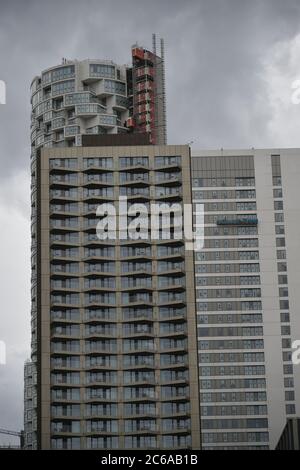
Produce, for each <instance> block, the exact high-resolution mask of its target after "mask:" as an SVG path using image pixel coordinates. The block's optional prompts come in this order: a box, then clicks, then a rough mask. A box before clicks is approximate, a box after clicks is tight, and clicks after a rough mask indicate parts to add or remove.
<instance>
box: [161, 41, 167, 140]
mask: <svg viewBox="0 0 300 470" xmlns="http://www.w3.org/2000/svg"><path fill="white" fill-rule="evenodd" d="M160 57H161V72H162V106H163V142H164V144H166V143H167V120H166V74H165V41H164V39H163V38H160Z"/></svg>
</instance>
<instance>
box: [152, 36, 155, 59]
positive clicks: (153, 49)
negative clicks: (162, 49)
mask: <svg viewBox="0 0 300 470" xmlns="http://www.w3.org/2000/svg"><path fill="white" fill-rule="evenodd" d="M152 52H153V54H155V55H156V34H155V33H153V34H152Z"/></svg>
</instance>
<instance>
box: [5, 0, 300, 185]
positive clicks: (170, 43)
mask: <svg viewBox="0 0 300 470" xmlns="http://www.w3.org/2000/svg"><path fill="white" fill-rule="evenodd" d="M299 20H300V6H299V2H298V1H297V0H290V1H286V2H282V1H281V0H269V1H263V0H257V1H255V0H254V1H253V0H252V1H251V2H250V1H248V2H241V1H240V0H219V1H218V0H209V1H208V0H202V1H199V0H197V1H186V2H181V1H174V0H169V1H164V0H162V1H152V2H145V1H126V2H124V1H122V0H119V1H114V0H110V1H85V2H78V1H70V0H69V1H65V0H62V1H56V0H54V1H51V2H43V1H34V0H31V1H26V2H24V1H23V0H22V1H11V2H3V1H2V2H1V17H0V60H1V61H0V64H1V71H0V78H1V79H4V80H6V82H7V105H6V106H1V107H0V123H1V126H0V157H1V173H0V174H1V176H2V177H5V176H8V175H10V174H11V173H12V172H15V171H18V169H20V168H26V166H28V159H29V152H30V150H29V115H30V105H29V85H30V81H31V79H32V78H33V76H34V75H35V74H37V73H39V72H40V71H41V70H42V69H44V68H46V67H48V66H51V65H54V64H57V63H59V62H60V60H61V57H68V58H76V57H77V58H85V57H95V58H102V57H103V58H113V59H114V60H116V61H118V62H127V61H129V60H130V50H129V47H130V45H131V44H132V43H134V42H135V41H139V42H140V43H141V44H146V45H149V46H151V33H152V32H153V31H157V32H159V33H161V34H162V35H163V36H164V38H165V40H166V49H167V57H166V65H167V97H168V116H169V119H168V129H169V142H187V141H190V140H194V141H195V142H196V143H197V145H198V146H204V147H215V146H217V147H220V146H224V147H227V146H252V145H262V146H263V145H271V142H269V139H270V136H268V134H267V123H268V120H269V118H270V113H271V110H270V107H269V103H268V99H267V94H266V88H267V85H266V83H264V80H263V78H262V76H261V72H262V64H261V60H262V59H263V58H265V57H266V56H267V55H268V53H269V49H270V47H271V46H272V45H274V43H276V41H279V40H283V39H288V38H291V37H293V36H294V35H295V34H296V33H297V32H298V29H299ZM283 144H285V143H283ZM286 144H288V143H286Z"/></svg>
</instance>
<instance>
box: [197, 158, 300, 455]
mask: <svg viewBox="0 0 300 470" xmlns="http://www.w3.org/2000/svg"><path fill="white" fill-rule="evenodd" d="M299 177H300V150H299V149H287V150H285V149H266V150H234V151H223V150H219V151H200V152H195V153H194V155H193V157H192V178H193V179H192V187H193V202H194V204H196V203H197V204H204V213H205V216H204V217H205V223H204V226H205V227H204V247H203V249H202V250H201V251H200V252H198V253H196V254H195V276H196V277H195V285H196V298H197V323H198V345H199V376H200V403H201V433H202V447H203V449H217V448H221V449H222V448H227V449H228V448H229V449H243V448H245V449H259V448H262V449H264V448H271V449H274V448H275V446H276V444H277V442H278V439H279V437H280V434H281V432H282V429H283V428H284V425H285V422H286V419H287V418H291V417H293V416H299V414H300V375H299V371H298V370H297V369H298V367H299V366H297V365H293V364H292V361H291V354H292V344H293V341H295V340H299V338H300V317H299V313H298V308H299V302H300V294H299V266H300V249H299V248H300V242H299V240H300V223H299V220H300V209H299V200H300V190H299Z"/></svg>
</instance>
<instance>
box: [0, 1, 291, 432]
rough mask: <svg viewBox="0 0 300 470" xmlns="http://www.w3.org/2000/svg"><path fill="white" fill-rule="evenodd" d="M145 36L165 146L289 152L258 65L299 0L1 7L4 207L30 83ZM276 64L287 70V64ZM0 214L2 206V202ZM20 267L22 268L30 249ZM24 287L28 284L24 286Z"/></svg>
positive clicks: (6, 413)
mask: <svg viewBox="0 0 300 470" xmlns="http://www.w3.org/2000/svg"><path fill="white" fill-rule="evenodd" d="M152 32H157V33H158V34H161V35H162V36H163V37H164V38H165V42H166V67H167V73H166V75H167V76H166V78H167V80H166V83H167V111H168V140H169V143H186V142H189V141H192V140H193V141H194V142H195V144H196V145H197V147H206V148H208V147H211V148H214V147H251V146H261V147H266V146H278V145H281V146H289V142H275V138H276V136H274V135H272V134H271V132H270V128H269V123H270V121H271V119H272V113H273V108H272V103H271V102H270V98H269V94H268V87H269V84H268V82H267V81H266V77H265V74H264V63H265V62H266V61H267V62H268V60H269V58H270V56H271V54H272V48H273V46H274V45H275V44H277V43H279V42H281V41H289V40H291V39H292V38H294V37H295V36H296V35H297V34H299V32H300V2H299V0H286V1H284V2H283V1H282V0H248V1H245V0H244V1H242V0H195V1H189V0H186V1H182V0H167V1H166V0H152V1H147V2H146V1H145V0H140V1H137V0H126V1H125V0H109V1H102V0H98V1H95V0H86V1H77V0H68V1H66V0H51V1H50V0H49V1H44V2H43V1H41V0H27V1H24V0H19V1H14V0H11V1H5V0H1V3H0V79H2V80H5V81H6V83H7V104H6V105H0V164H1V166H0V178H1V181H2V182H0V184H1V186H0V189H2V191H3V188H4V192H6V187H7V193H8V194H9V197H7V199H5V197H4V199H5V200H6V202H9V201H10V204H11V206H13V205H14V206H16V205H17V204H18V202H16V201H18V197H19V193H18V194H16V197H15V198H14V197H12V195H11V194H10V193H9V191H10V182H12V181H13V178H12V176H13V175H14V176H15V177H16V175H17V174H18V173H21V172H24V171H26V170H28V168H29V156H30V141H29V137H30V136H29V125H30V103H29V87H30V82H31V80H32V78H33V77H34V76H35V75H36V74H39V73H40V71H41V70H43V69H45V68H47V67H50V66H52V65H56V64H58V63H60V61H61V58H62V57H67V58H70V59H72V58H78V59H83V58H87V57H89V58H99V59H101V58H104V59H106V58H111V59H113V60H115V61H116V62H118V63H126V62H129V61H130V46H131V45H132V44H133V43H135V42H136V41H138V42H139V43H140V44H142V45H145V46H146V47H147V46H148V47H151V33H152ZM299 59H300V58H299ZM282 61H283V62H282V65H281V66H282V68H284V67H285V58H284V57H283V58H282ZM286 63H288V58H287V59H286ZM299 64H300V60H299ZM296 78H297V77H296ZM297 125H298V123H297V122H295V126H297ZM298 145H299V146H300V136H299V144H298ZM16 181H18V180H16ZM4 182H5V185H4ZM20 194H23V192H22V193H20ZM2 197H3V195H2ZM0 206H3V207H4V203H3V201H2V200H0ZM28 206H29V197H28ZM16 228H17V229H18V230H19V227H16ZM9 230H12V228H10V229H9ZM28 233H29V231H28ZM9 235H10V234H8V235H7V239H5V240H4V242H3V237H2V238H1V239H0V243H1V247H2V245H3V248H4V249H3V255H2V258H4V257H5V252H7V253H8V255H7V260H6V262H7V266H6V268H5V269H4V268H3V262H4V261H3V259H1V264H2V270H3V280H4V281H5V279H8V280H9V283H10V285H12V286H14V285H15V280H16V276H17V275H18V276H19V277H18V279H19V283H20V286H19V292H21V293H23V294H24V293H25V292H26V293H27V292H28V297H29V266H28V267H27V268H26V269H28V275H27V272H26V274H25V271H24V269H25V268H24V266H23V265H24V261H19V260H22V256H24V253H22V252H21V251H22V250H21V249H20V247H19V251H20V253H18V254H17V255H16V254H15V246H18V240H19V238H17V236H16V238H15V239H14V243H15V246H12V250H14V258H13V259H11V257H10V253H9V249H8V248H9V242H10V239H11V238H12V237H11V236H9ZM11 243H12V242H11ZM4 245H5V246H4ZM28 246H29V239H28V242H27V241H26V247H28ZM7 247H8V248H7ZM17 257H19V259H18V258H17ZM26 259H28V262H29V249H28V256H27V255H26ZM14 262H15V264H16V266H15V268H14V269H12V264H13V263H14ZM22 263H23V264H22ZM10 267H11V273H10V277H8V276H7V269H9V268H10ZM22 270H23V271H24V274H23V275H21V271H22ZM16 273H17V274H16ZM22 276H23V277H22ZM0 279H1V278H0ZM24 280H26V283H27V284H28V285H27V284H26V285H24V284H22V282H23V281H24ZM4 281H3V282H2V289H3V285H4ZM0 285H1V283H0ZM9 289H10V287H9V285H8V282H7V289H6V288H5V289H3V293H2V294H1V299H2V304H1V312H0V339H1V335H5V339H6V340H7V341H8V343H9V344H11V347H12V348H13V347H15V350H16V351H25V350H26V349H27V347H28V349H29V344H28V338H27V336H26V335H27V333H26V335H25V336H26V338H25V336H24V334H23V331H22V328H23V325H24V323H20V325H21V327H20V329H21V332H20V329H17V334H15V332H16V330H15V328H16V324H19V323H18V321H17V320H16V318H19V317H20V318H23V321H24V317H25V315H27V316H28V311H26V312H24V305H25V302H26V299H25V294H24V300H23V301H22V302H23V303H22V302H20V305H16V306H15V304H14V307H15V310H14V311H13V312H11V310H9V309H11V302H12V296H15V293H12V292H10V291H9ZM18 297H19V296H17V298H18ZM5 299H6V300H5ZM26 309H27V304H26ZM28 310H29V309H28ZM6 312H10V313H11V314H10V315H6ZM18 316H19V317H18ZM28 326H29V321H28ZM22 334H23V336H22ZM13 337H14V339H13ZM13 341H14V342H15V343H13ZM22 342H23V344H21V343H22ZM20 354H21V353H20ZM22 354H23V353H22ZM22 354H21V355H22ZM24 359H25V357H24ZM22 362H23V357H22V358H21V359H20V355H17V356H14V355H13V354H12V355H11V361H10V364H9V366H7V368H6V369H5V371H4V370H3V369H2V370H1V369H0V427H1V424H2V425H3V426H4V425H5V426H6V427H12V428H18V427H20V426H21V423H22V415H21V405H22V404H21V402H20V400H21V397H22V390H21V387H22V385H21V383H22ZM8 367H9V368H8ZM17 402H18V406H16V403H17ZM0 441H1V436H0Z"/></svg>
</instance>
